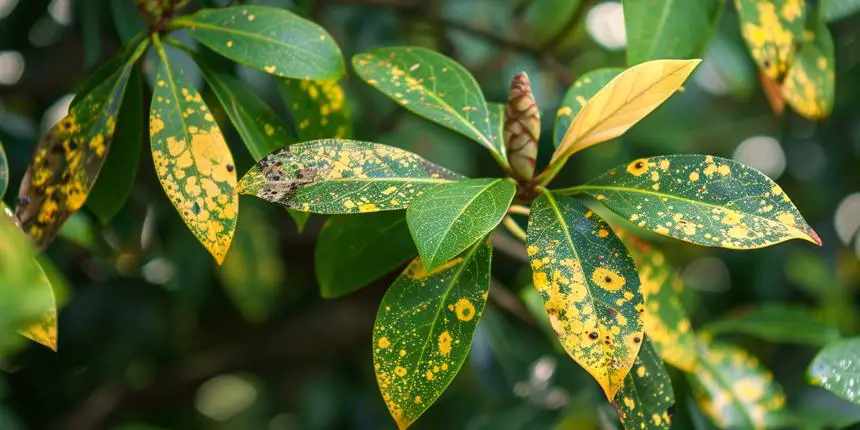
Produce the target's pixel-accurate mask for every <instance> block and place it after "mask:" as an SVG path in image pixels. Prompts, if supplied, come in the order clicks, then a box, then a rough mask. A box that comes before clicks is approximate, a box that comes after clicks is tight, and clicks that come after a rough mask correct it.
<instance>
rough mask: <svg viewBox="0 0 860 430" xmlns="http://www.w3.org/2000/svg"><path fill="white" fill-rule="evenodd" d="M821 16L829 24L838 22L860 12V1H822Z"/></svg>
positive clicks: (820, 2)
mask: <svg viewBox="0 0 860 430" xmlns="http://www.w3.org/2000/svg"><path fill="white" fill-rule="evenodd" d="M819 4H820V5H821V6H820V7H821V15H822V16H823V17H824V19H825V20H827V22H833V21H838V20H840V19H842V18H847V17H849V16H851V15H854V14H855V13H857V12H860V0H820V1H819Z"/></svg>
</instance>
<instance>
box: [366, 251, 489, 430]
mask: <svg viewBox="0 0 860 430" xmlns="http://www.w3.org/2000/svg"><path fill="white" fill-rule="evenodd" d="M492 250H493V248H492V245H491V244H490V241H489V240H482V241H480V242H478V243H476V244H475V245H474V246H472V247H471V248H470V249H469V250H468V251H467V252H465V253H464V254H463V255H462V256H461V257H457V258H455V259H453V260H451V261H449V262H448V263H446V264H445V265H443V266H441V267H439V268H437V269H436V270H432V271H428V270H425V268H424V266H423V265H422V264H421V259H420V258H416V259H414V260H412V263H410V264H409V267H407V268H406V270H405V271H404V272H403V274H401V275H400V277H399V278H398V279H397V281H395V282H394V284H393V285H392V286H391V287H390V288H389V289H388V291H387V292H386V293H385V296H384V297H383V298H382V303H381V304H380V305H379V312H378V313H377V314H376V322H375V324H374V328H373V364H374V368H375V369H376V381H377V382H378V384H379V389H380V391H381V392H382V398H383V399H384V400H385V404H386V405H387V406H388V410H389V411H390V412H391V416H392V417H393V418H394V420H395V421H396V422H397V425H398V427H399V428H401V429H405V428H407V427H408V426H409V425H411V424H412V423H413V422H415V420H417V419H418V417H419V416H421V414H423V413H424V411H426V410H427V408H429V407H430V406H431V405H432V404H433V403H434V402H435V401H436V399H438V398H439V396H440V395H441V394H442V392H443V391H445V389H446V388H447V387H448V384H450V383H451V381H452V380H453V379H454V376H455V375H456V374H457V372H458V371H459V370H460V366H462V365H463V362H464V361H465V360H466V356H467V355H468V354H469V348H470V347H471V345H472V335H473V334H474V332H475V327H476V326H477V325H478V321H479V320H480V318H481V314H482V313H483V310H484V305H485V304H486V301H487V295H488V293H489V290H490V262H491V259H492Z"/></svg>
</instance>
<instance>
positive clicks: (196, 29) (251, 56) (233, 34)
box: [174, 6, 344, 79]
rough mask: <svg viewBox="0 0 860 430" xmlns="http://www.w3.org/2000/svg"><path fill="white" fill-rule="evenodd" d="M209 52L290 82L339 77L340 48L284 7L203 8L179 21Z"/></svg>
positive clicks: (332, 40) (326, 34)
mask: <svg viewBox="0 0 860 430" xmlns="http://www.w3.org/2000/svg"><path fill="white" fill-rule="evenodd" d="M174 24H175V25H177V26H184V27H188V28H189V29H190V30H191V36H193V37H194V38H195V39H197V41H198V42H200V43H202V44H204V45H206V47H208V48H209V49H211V50H213V51H215V52H217V53H219V54H221V55H223V56H225V57H227V58H229V59H231V60H233V61H235V62H237V63H240V64H244V65H246V66H249V67H254V68H257V69H260V70H262V71H264V72H267V73H271V74H273V75H277V76H281V77H285V78H297V79H337V78H339V77H341V76H342V75H343V73H344V64H343V57H342V56H341V53H340V48H338V46H337V44H336V43H335V42H334V39H333V38H332V37H331V35H330V34H328V32H326V31H325V29H323V28H322V27H320V26H319V25H317V24H316V23H313V22H311V21H308V20H306V19H304V18H302V17H300V16H298V15H296V14H294V13H292V12H289V11H286V10H284V9H278V8H272V7H264V6H234V7H227V8H221V9H201V10H199V11H197V12H196V13H194V14H193V15H189V16H184V17H182V18H179V19H177V20H175V21H174Z"/></svg>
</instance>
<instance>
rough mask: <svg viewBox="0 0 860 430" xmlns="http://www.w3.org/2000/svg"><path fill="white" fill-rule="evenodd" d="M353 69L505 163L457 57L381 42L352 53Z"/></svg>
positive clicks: (500, 141) (494, 132)
mask: <svg viewBox="0 0 860 430" xmlns="http://www.w3.org/2000/svg"><path fill="white" fill-rule="evenodd" d="M352 66H353V68H354V69H355V72H356V73H357V74H358V75H359V76H360V77H361V78H362V79H364V80H365V82H367V83H368V84H370V85H372V86H373V87H374V88H376V89H378V90H379V91H381V92H382V93H383V94H385V95H386V96H388V97H390V98H391V99H392V100H394V101H395V102H397V103H398V104H400V105H401V106H403V107H405V108H406V109H408V110H410V111H412V112H413V113H415V114H417V115H420V116H422V117H424V118H427V119H429V120H430V121H433V122H435V123H437V124H439V125H441V126H443V127H447V128H450V129H451V130H454V131H456V132H458V133H460V134H462V135H464V136H466V137H468V138H471V139H472V140H474V141H476V142H478V143H480V144H481V145H483V146H484V147H486V148H487V149H489V150H490V152H491V153H492V155H493V156H494V157H495V158H496V160H497V161H499V163H500V164H502V165H503V166H505V165H507V161H506V155H505V153H506V151H505V144H504V139H503V137H501V136H499V133H500V131H501V130H499V129H498V128H497V127H496V126H494V125H493V123H491V119H490V112H489V108H488V106H487V102H486V101H485V100H484V94H483V92H481V87H480V86H478V83H477V82H476V81H475V78H474V77H473V76H472V75H471V74H469V72H468V71H467V70H466V69H465V68H464V67H463V66H461V65H460V64H458V63H457V62H456V61H454V60H452V59H450V58H448V57H446V56H444V55H442V54H439V53H437V52H434V51H431V50H429V49H424V48H417V47H409V48H402V47H397V48H382V49H377V50H375V51H371V52H366V53H363V54H358V55H356V56H354V57H353V58H352Z"/></svg>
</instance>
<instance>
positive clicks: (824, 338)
mask: <svg viewBox="0 0 860 430" xmlns="http://www.w3.org/2000/svg"><path fill="white" fill-rule="evenodd" d="M702 330H703V331H707V332H709V333H713V334H715V335H716V334H732V333H739V334H746V335H750V336H754V337H757V338H759V339H763V340H766V341H770V342H784V343H798V344H803V345H819V346H824V345H826V344H828V343H830V342H833V341H836V340H838V339H839V329H838V328H837V327H836V326H834V325H832V324H828V323H826V322H824V321H823V320H822V319H821V317H820V316H818V315H816V314H815V313H813V312H812V310H811V309H808V308H805V307H800V306H788V305H782V304H776V303H769V304H768V303H765V304H762V305H760V306H758V307H755V308H746V309H743V310H741V311H738V312H732V313H730V314H729V315H726V316H724V317H722V318H719V319H716V320H715V321H713V322H710V323H708V325H707V326H705V327H704V328H703V329H702Z"/></svg>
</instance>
